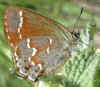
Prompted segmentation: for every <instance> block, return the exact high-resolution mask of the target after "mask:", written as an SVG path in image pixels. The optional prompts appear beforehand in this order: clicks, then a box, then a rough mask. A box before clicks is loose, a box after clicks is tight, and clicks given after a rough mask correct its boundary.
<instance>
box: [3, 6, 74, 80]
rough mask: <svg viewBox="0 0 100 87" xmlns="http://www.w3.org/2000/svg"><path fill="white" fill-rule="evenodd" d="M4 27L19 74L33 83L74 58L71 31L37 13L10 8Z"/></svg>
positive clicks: (5, 17)
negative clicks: (68, 58)
mask: <svg viewBox="0 0 100 87" xmlns="http://www.w3.org/2000/svg"><path fill="white" fill-rule="evenodd" d="M4 27H5V35H6V38H7V40H8V44H9V45H10V46H11V48H12V49H13V52H14V57H13V61H14V66H15V69H16V72H17V73H18V74H19V75H20V76H21V77H24V78H26V79H28V80H29V81H32V82H34V81H35V80H36V79H37V78H38V77H39V76H40V75H43V74H47V73H48V72H51V71H54V70H55V69H56V68H57V67H59V66H61V65H62V64H63V63H64V62H65V60H66V58H67V57H69V56H70V47H71V45H72V44H71V42H72V39H69V37H70V38H71V37H72V35H71V33H70V32H69V31H68V29H67V28H66V27H64V26H63V25H61V24H59V23H57V22H55V21H52V20H51V19H49V18H46V17H44V16H41V15H39V14H37V13H36V12H34V11H28V10H25V9H22V8H17V7H8V8H7V9H6V11H5V15H4Z"/></svg>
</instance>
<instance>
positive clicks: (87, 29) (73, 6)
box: [0, 0, 100, 87]
mask: <svg viewBox="0 0 100 87" xmlns="http://www.w3.org/2000/svg"><path fill="white" fill-rule="evenodd" d="M9 6H17V7H21V8H27V9H31V10H35V11H36V12H38V13H40V14H41V15H44V16H46V17H49V18H51V19H53V20H55V21H58V22H59V23H61V24H63V25H65V26H67V27H69V28H70V29H72V28H74V29H75V30H76V29H79V30H80V37H79V44H78V45H77V46H76V47H77V49H78V55H77V56H75V57H74V56H73V57H72V58H70V59H69V60H68V61H67V62H66V64H65V65H64V66H63V67H62V68H61V69H58V70H57V71H56V72H55V73H52V74H50V75H47V76H43V77H41V78H40V80H39V81H37V82H36V83H33V84H32V83H29V82H28V81H26V80H23V79H21V78H19V77H18V76H16V74H15V72H14V66H13V61H12V55H13V54H12V52H11V49H10V48H9V46H8V45H7V41H6V39H5V35H4V27H3V16H4V15H3V14H4V11H5V8H7V7H9ZM82 7H83V8H84V10H83V13H82V14H81V17H80V19H79V20H77V18H78V17H79V15H80V12H81V8H82ZM99 9H100V2H99V0H96V1H95V0H0V87H100V50H99V48H100V46H99V43H100V39H99V37H100V34H99V31H100V29H99V27H100V15H99V14H100V11H99ZM74 25H75V26H74ZM84 42H88V48H87V49H83V46H84V45H86V44H84Z"/></svg>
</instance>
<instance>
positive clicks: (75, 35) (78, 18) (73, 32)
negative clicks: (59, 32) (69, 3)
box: [72, 7, 84, 38]
mask: <svg viewBox="0 0 100 87" xmlns="http://www.w3.org/2000/svg"><path fill="white" fill-rule="evenodd" d="M83 10H84V8H83V7H82V8H81V12H80V15H79V16H78V17H77V19H76V21H75V23H74V26H73V30H72V34H73V35H74V37H76V38H79V29H77V31H75V26H76V24H77V23H78V21H79V20H80V17H81V15H82V13H83Z"/></svg>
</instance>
